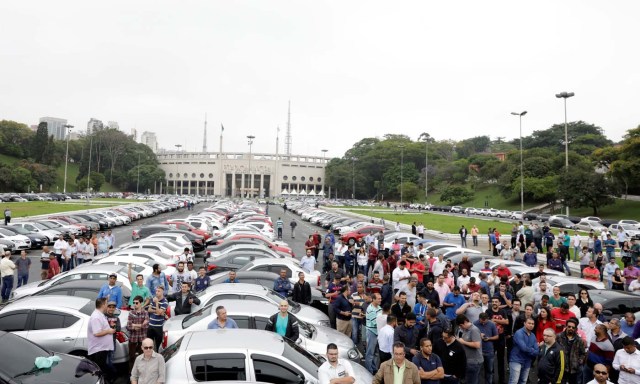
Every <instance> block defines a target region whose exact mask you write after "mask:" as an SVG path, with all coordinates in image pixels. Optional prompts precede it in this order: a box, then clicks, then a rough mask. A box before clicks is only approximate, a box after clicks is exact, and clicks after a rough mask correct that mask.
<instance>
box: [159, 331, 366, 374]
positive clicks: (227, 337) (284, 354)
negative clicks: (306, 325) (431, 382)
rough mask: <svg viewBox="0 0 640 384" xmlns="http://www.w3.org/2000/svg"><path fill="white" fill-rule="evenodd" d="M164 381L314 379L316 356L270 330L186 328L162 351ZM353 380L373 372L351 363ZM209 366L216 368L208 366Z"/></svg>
mask: <svg viewBox="0 0 640 384" xmlns="http://www.w3.org/2000/svg"><path fill="white" fill-rule="evenodd" d="M162 355H163V356H164V359H165V362H166V381H167V382H168V383H172V384H186V383H197V382H206V381H213V380H216V381H217V380H230V381H242V380H255V381H264V382H267V383H281V384H299V383H309V384H315V383H318V367H320V365H322V360H321V359H320V358H319V356H315V355H313V354H311V353H309V352H307V351H305V350H304V349H303V348H301V347H300V346H299V345H297V344H296V343H295V342H293V341H291V340H288V339H286V338H283V337H282V336H280V335H278V334H277V333H274V332H267V331H259V330H251V329H234V330H233V331H232V332H230V331H227V330H225V329H219V330H206V331H196V332H190V333H187V334H186V335H184V336H183V337H182V338H180V339H179V340H178V341H176V342H175V343H174V344H172V345H171V346H170V347H168V348H167V349H165V350H164V351H163V352H162ZM352 365H353V368H354V371H355V372H354V373H355V376H356V384H365V383H366V384H369V383H371V382H372V381H373V376H372V375H371V373H369V372H368V371H367V370H366V369H365V368H364V367H363V366H361V365H359V364H352ZM210 367H216V369H211V368H210Z"/></svg>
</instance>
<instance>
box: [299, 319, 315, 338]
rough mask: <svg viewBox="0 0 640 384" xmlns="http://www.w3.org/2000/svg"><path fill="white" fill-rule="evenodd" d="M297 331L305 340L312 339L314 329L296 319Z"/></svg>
mask: <svg viewBox="0 0 640 384" xmlns="http://www.w3.org/2000/svg"><path fill="white" fill-rule="evenodd" d="M298 330H299V331H300V336H302V337H304V338H305V339H313V333H314V332H315V328H314V327H313V326H312V325H309V324H307V323H305V322H304V321H302V320H300V319H298Z"/></svg>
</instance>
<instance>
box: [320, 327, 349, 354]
mask: <svg viewBox="0 0 640 384" xmlns="http://www.w3.org/2000/svg"><path fill="white" fill-rule="evenodd" d="M313 327H314V328H315V330H316V332H314V333H313V337H312V339H313V340H314V341H316V342H318V343H320V344H329V343H334V344H336V345H337V346H338V350H339V351H345V352H346V351H348V350H350V349H352V348H353V347H354V346H355V345H354V344H353V340H351V338H350V337H349V336H347V335H345V334H344V333H342V332H338V331H337V330H335V329H333V328H329V327H323V326H321V325H314V326H313Z"/></svg>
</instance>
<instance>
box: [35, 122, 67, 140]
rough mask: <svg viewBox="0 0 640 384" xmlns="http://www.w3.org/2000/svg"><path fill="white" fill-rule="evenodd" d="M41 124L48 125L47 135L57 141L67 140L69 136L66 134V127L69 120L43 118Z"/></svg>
mask: <svg viewBox="0 0 640 384" xmlns="http://www.w3.org/2000/svg"><path fill="white" fill-rule="evenodd" d="M40 122H41V123H42V122H45V123H47V134H48V136H52V135H53V138H54V139H55V140H66V139H67V135H66V132H65V130H66V129H65V127H64V126H65V125H67V119H60V118H58V117H41V118H40Z"/></svg>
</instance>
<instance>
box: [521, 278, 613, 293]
mask: <svg viewBox="0 0 640 384" xmlns="http://www.w3.org/2000/svg"><path fill="white" fill-rule="evenodd" d="M539 282H540V278H539V277H537V278H535V279H533V281H532V283H533V285H534V286H535V285H536V284H538V283H539ZM547 284H548V285H550V286H553V287H559V288H560V296H567V295H568V294H570V293H572V294H574V295H577V293H578V292H580V290H582V289H586V290H588V291H591V290H598V289H606V286H605V284H604V283H603V282H600V281H592V280H586V279H581V278H579V277H573V276H547Z"/></svg>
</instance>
